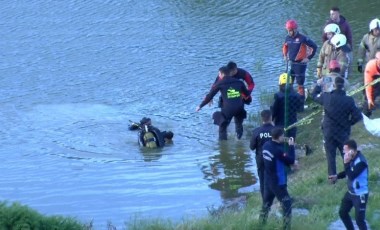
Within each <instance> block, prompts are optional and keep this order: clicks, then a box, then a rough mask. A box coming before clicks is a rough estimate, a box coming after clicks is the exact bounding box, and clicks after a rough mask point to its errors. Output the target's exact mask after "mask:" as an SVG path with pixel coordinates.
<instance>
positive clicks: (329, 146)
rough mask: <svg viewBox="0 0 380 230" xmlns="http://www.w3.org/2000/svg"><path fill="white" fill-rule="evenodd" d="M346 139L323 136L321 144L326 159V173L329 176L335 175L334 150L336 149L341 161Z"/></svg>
mask: <svg viewBox="0 0 380 230" xmlns="http://www.w3.org/2000/svg"><path fill="white" fill-rule="evenodd" d="M342 140H344V141H346V140H348V137H346V138H334V137H333V136H332V135H328V136H324V138H323V142H324V147H325V151H326V158H327V171H328V174H329V176H330V175H336V150H337V149H338V150H339V152H340V155H341V156H342V159H343V155H344V154H343V143H344V141H342Z"/></svg>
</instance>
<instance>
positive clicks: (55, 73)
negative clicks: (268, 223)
mask: <svg viewBox="0 0 380 230" xmlns="http://www.w3.org/2000/svg"><path fill="white" fill-rule="evenodd" d="M327 2H328V1H310V2H304V1H275V0H274V1H248V0H241V1H239V0H235V1H174V0H144V1H135V0H129V1H113V0H108V1H78V0H69V1H53V0H46V1H37V0H31V1H2V8H1V9H0V12H1V16H2V20H1V22H0V27H1V30H0V31H1V32H0V33H1V39H0V48H1V49H0V55H1V56H0V59H1V60H0V70H1V77H0V95H1V109H0V123H1V129H0V146H1V148H0V161H1V165H0V172H1V174H2V177H1V179H0V199H1V200H8V201H19V202H21V203H22V204H27V205H29V206H30V207H32V208H34V209H36V210H38V211H39V212H41V213H43V214H47V215H53V214H63V215H70V216H75V217H77V218H78V219H80V220H82V221H84V222H89V221H91V220H94V224H95V226H97V227H99V228H100V229H102V228H104V227H105V226H106V223H107V220H110V221H111V222H112V223H114V224H115V225H116V226H121V225H122V223H123V221H128V219H129V218H131V217H133V216H134V215H135V214H138V215H141V216H144V217H145V216H146V217H163V218H171V219H174V220H179V219H181V218H182V217H183V216H202V215H205V214H207V207H212V206H219V205H221V204H223V203H226V202H229V201H231V199H234V198H236V197H239V196H240V194H241V193H244V192H246V191H249V192H250V191H253V190H256V189H257V188H258V185H257V184H255V176H254V174H255V171H256V169H255V165H254V159H253V158H252V157H251V153H250V151H249V148H248V142H249V133H248V132H246V135H245V136H244V138H243V140H241V141H236V140H234V137H233V132H232V130H233V129H232V127H233V125H232V127H231V129H230V132H231V133H230V140H229V141H228V142H227V143H224V144H219V143H218V142H217V127H216V126H214V125H212V122H211V114H212V113H213V111H215V110H216V108H215V106H213V107H211V108H209V107H205V108H204V109H203V110H202V111H201V112H200V113H195V112H194V111H195V107H196V106H197V105H198V104H199V103H200V101H201V100H202V99H203V97H204V95H205V94H206V93H207V91H208V89H209V87H210V85H211V83H212V81H213V80H214V77H215V76H216V72H217V69H218V68H219V67H220V66H221V65H223V64H225V63H227V62H228V61H229V60H234V61H236V62H237V63H238V65H239V66H240V67H243V68H245V69H246V70H248V71H250V72H251V73H252V75H253V77H254V80H255V82H256V88H255V90H254V94H253V95H254V100H255V101H254V103H253V104H252V105H250V106H248V107H247V111H248V112H249V113H250V114H252V113H254V112H255V111H257V110H258V108H260V105H259V104H258V102H257V99H258V98H259V94H260V92H261V91H262V90H265V89H268V88H271V87H274V86H275V85H276V82H277V76H278V75H279V74H280V73H281V72H282V71H284V70H285V64H284V63H283V62H282V59H281V44H282V41H283V39H284V36H285V31H284V29H283V25H284V22H285V21H286V19H288V18H297V19H298V20H299V23H300V25H301V27H302V28H301V29H302V31H303V32H304V33H306V34H308V35H309V36H310V37H312V38H314V40H315V41H316V42H317V43H318V44H319V45H320V31H321V26H322V25H323V23H324V20H325V18H326V17H327V16H328V10H329V8H330V7H331V5H330V3H329V4H327ZM335 2H336V3H337V4H343V3H344V7H343V6H342V8H344V10H342V11H343V14H344V12H346V17H347V18H349V19H350V22H351V24H352V26H353V28H354V32H355V34H354V39H356V40H355V41H354V43H358V42H359V39H360V38H361V36H362V34H364V33H365V32H366V28H367V23H368V22H369V21H370V19H371V18H372V15H376V14H375V12H374V10H373V9H375V6H376V4H378V3H371V2H368V4H363V5H362V7H366V8H367V9H363V10H366V11H365V12H368V13H367V15H363V14H359V13H357V15H354V14H353V13H352V11H351V10H353V9H354V8H355V7H357V2H358V1H352V2H349V3H348V2H343V1H335ZM361 2H363V1H361ZM301 3H302V4H301ZM348 12H349V13H348ZM355 12H357V11H355ZM313 66H315V63H314V62H312V63H311V64H310V68H309V72H308V74H309V75H310V76H311V75H313V68H314V67H313ZM311 79H312V78H311ZM309 81H311V80H309ZM143 116H149V117H151V118H152V120H153V122H154V124H155V125H156V126H158V127H159V128H161V129H163V130H172V131H173V132H174V133H175V137H174V143H173V144H172V145H169V146H168V147H165V148H164V149H162V150H158V151H147V150H143V149H140V148H139V147H138V144H137V141H136V140H137V139H136V135H137V134H136V133H135V132H132V131H128V129H127V126H128V124H129V120H133V121H139V120H140V118H141V117H143ZM249 129H250V128H249Z"/></svg>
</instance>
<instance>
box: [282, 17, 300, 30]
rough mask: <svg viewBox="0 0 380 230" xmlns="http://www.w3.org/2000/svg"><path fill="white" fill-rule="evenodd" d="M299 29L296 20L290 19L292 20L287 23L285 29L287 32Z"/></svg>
mask: <svg viewBox="0 0 380 230" xmlns="http://www.w3.org/2000/svg"><path fill="white" fill-rule="evenodd" d="M297 27H298V25H297V22H296V20H293V19H290V20H288V21H286V24H285V28H286V29H287V30H295V29H297Z"/></svg>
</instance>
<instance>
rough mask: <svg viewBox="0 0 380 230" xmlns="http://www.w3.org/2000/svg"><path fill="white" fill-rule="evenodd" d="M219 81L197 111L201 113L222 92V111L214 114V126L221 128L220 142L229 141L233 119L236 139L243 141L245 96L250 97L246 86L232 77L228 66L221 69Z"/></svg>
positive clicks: (245, 115)
mask: <svg viewBox="0 0 380 230" xmlns="http://www.w3.org/2000/svg"><path fill="white" fill-rule="evenodd" d="M219 75H220V78H221V80H219V81H218V82H217V83H216V84H215V85H214V86H213V87H212V88H211V90H210V91H209V93H208V94H207V95H206V97H205V98H204V99H203V101H202V102H201V104H200V105H199V106H197V108H196V111H197V112H198V111H200V110H201V108H202V107H203V106H205V105H206V104H207V103H209V102H210V101H211V100H212V99H213V98H214V96H215V95H216V94H217V93H218V92H219V91H220V93H221V96H222V100H223V103H222V107H221V111H218V112H215V113H214V114H213V119H214V124H216V125H218V126H219V140H227V127H228V125H229V124H230V122H231V120H232V118H234V121H235V131H236V137H237V138H238V139H241V137H242V135H243V121H244V119H245V118H246V117H247V112H246V111H245V109H244V101H243V100H244V99H246V98H244V97H245V96H244V95H249V91H248V89H247V88H246V86H245V84H244V83H243V82H242V81H240V80H238V79H236V78H234V77H231V76H230V70H229V68H227V67H226V66H223V67H221V68H220V69H219Z"/></svg>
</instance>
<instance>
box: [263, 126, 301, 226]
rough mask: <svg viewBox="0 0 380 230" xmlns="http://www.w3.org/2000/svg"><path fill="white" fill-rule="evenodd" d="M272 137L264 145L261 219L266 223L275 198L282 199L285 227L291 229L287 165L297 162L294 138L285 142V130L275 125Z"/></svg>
mask: <svg viewBox="0 0 380 230" xmlns="http://www.w3.org/2000/svg"><path fill="white" fill-rule="evenodd" d="M271 136H272V139H271V140H269V141H267V142H265V144H264V146H263V158H264V173H265V175H264V201H263V205H262V210H261V213H260V219H261V221H262V223H263V224H265V222H266V220H267V218H268V214H269V211H270V208H271V206H272V204H273V201H274V198H277V200H279V201H280V203H281V205H282V208H283V217H284V222H283V227H284V229H290V222H291V213H292V198H291V197H290V195H289V193H288V189H287V167H289V166H290V165H293V164H295V163H296V160H295V150H294V138H292V137H290V138H288V144H287V145H286V144H285V143H284V141H285V137H284V130H283V129H282V128H280V127H275V128H273V129H272V130H271Z"/></svg>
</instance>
